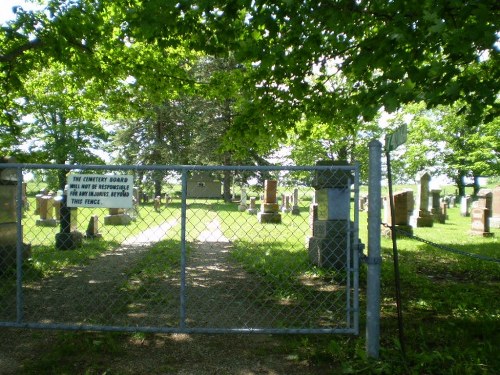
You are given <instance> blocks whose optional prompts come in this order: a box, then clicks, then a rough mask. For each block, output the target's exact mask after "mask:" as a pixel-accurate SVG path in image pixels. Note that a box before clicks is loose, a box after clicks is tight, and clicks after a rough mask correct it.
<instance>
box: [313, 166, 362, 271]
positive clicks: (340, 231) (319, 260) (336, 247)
mask: <svg viewBox="0 0 500 375" xmlns="http://www.w3.org/2000/svg"><path fill="white" fill-rule="evenodd" d="M317 165H346V163H345V162H319V163H317ZM351 181H352V175H351V172H350V171H349V170H342V169H331V170H324V171H322V170H317V171H316V172H315V176H314V188H315V203H316V204H317V207H316V208H315V207H314V205H311V206H312V207H311V210H312V216H313V215H315V214H316V215H317V217H316V218H314V216H313V218H312V219H311V218H310V220H312V221H313V228H312V229H313V230H312V231H313V235H312V237H309V239H308V253H309V260H310V261H311V262H312V263H313V264H315V265H317V266H319V267H324V268H331V269H335V270H338V271H342V270H345V268H346V267H347V261H348V253H349V254H350V255H351V256H352V248H351V249H348V244H349V242H350V243H351V244H352V243H353V238H352V232H351V237H350V238H349V237H348V236H349V231H348V228H349V226H350V225H351V224H352V222H351V221H350V184H351ZM315 210H316V212H314V211H315Z"/></svg>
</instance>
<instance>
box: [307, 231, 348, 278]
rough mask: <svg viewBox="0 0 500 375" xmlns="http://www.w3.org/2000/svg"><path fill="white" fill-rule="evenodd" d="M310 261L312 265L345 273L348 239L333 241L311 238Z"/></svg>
mask: <svg viewBox="0 0 500 375" xmlns="http://www.w3.org/2000/svg"><path fill="white" fill-rule="evenodd" d="M308 253H309V260H310V261H311V263H312V264H314V265H316V266H318V267H322V268H330V269H334V270H336V271H345V270H346V262H347V239H344V240H343V241H335V240H333V239H326V238H317V237H309V244H308Z"/></svg>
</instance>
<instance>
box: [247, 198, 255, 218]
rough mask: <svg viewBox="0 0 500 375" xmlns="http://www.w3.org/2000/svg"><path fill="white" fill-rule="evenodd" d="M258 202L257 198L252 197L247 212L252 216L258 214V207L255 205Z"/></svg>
mask: <svg viewBox="0 0 500 375" xmlns="http://www.w3.org/2000/svg"><path fill="white" fill-rule="evenodd" d="M256 200H257V198H255V197H250V206H249V207H248V210H247V212H248V213H249V214H250V215H256V214H257V205H256V203H255V201H256Z"/></svg>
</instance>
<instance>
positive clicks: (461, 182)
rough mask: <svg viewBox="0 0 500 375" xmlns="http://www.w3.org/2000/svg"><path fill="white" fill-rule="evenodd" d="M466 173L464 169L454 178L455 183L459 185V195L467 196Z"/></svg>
mask: <svg viewBox="0 0 500 375" xmlns="http://www.w3.org/2000/svg"><path fill="white" fill-rule="evenodd" d="M464 179H465V173H464V172H462V171H459V172H458V176H457V177H456V178H455V179H454V180H455V184H456V185H457V188H458V196H459V197H465V181H464Z"/></svg>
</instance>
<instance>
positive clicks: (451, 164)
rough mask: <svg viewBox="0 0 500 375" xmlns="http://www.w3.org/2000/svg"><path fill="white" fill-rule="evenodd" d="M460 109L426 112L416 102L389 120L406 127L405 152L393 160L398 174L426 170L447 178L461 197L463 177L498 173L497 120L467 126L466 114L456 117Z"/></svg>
mask: <svg viewBox="0 0 500 375" xmlns="http://www.w3.org/2000/svg"><path fill="white" fill-rule="evenodd" d="M463 106H464V104H463V103H461V102H457V103H456V104H455V105H454V106H452V107H448V106H446V107H443V106H439V107H436V108H434V109H432V110H427V109H425V107H424V105H423V104H422V103H420V104H417V105H411V106H407V107H405V109H404V110H403V111H400V112H399V113H398V114H397V116H395V118H394V119H392V120H391V126H392V127H397V126H399V125H401V124H403V123H407V124H408V140H407V142H406V145H405V147H406V151H405V152H404V153H402V155H400V157H399V158H398V160H397V162H399V165H398V166H397V167H398V168H397V169H398V171H399V172H398V173H399V174H402V175H406V176H415V175H416V173H417V172H418V171H420V170H423V169H427V170H430V171H431V172H432V173H434V174H438V175H445V176H447V177H448V178H450V179H451V180H452V181H453V182H454V183H455V184H456V186H457V187H458V188H459V193H460V195H463V193H464V188H465V185H466V180H465V179H466V178H469V179H470V178H477V177H479V176H496V175H498V174H499V173H500V160H499V155H500V143H499V140H500V126H499V120H498V118H496V119H494V120H493V121H491V122H488V123H485V122H481V121H479V120H478V121H477V122H475V123H474V124H471V123H470V122H468V120H467V114H466V113H464V114H461V115H460V114H457V111H458V108H461V107H463ZM463 108H465V110H467V108H468V106H466V105H465V106H464V107H463ZM402 148H404V147H402Z"/></svg>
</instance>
